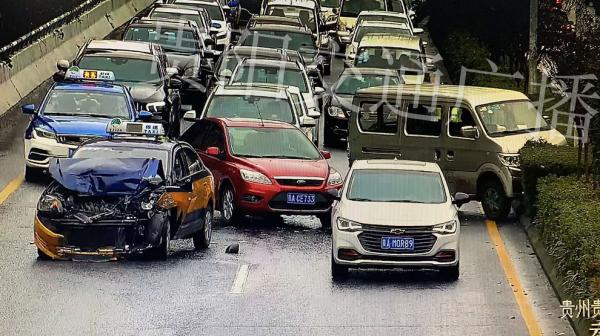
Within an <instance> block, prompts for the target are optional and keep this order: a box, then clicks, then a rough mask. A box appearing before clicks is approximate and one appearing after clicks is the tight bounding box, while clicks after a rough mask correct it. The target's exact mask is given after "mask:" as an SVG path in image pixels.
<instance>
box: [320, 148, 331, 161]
mask: <svg viewBox="0 0 600 336" xmlns="http://www.w3.org/2000/svg"><path fill="white" fill-rule="evenodd" d="M321 155H323V157H324V158H325V160H329V159H331V152H329V151H326V150H322V151H321Z"/></svg>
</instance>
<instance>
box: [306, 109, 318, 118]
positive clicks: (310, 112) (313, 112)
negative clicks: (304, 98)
mask: <svg viewBox="0 0 600 336" xmlns="http://www.w3.org/2000/svg"><path fill="white" fill-rule="evenodd" d="M308 116H309V117H311V118H313V119H319V118H321V112H319V111H317V110H308Z"/></svg>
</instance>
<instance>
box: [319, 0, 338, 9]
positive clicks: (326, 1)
mask: <svg viewBox="0 0 600 336" xmlns="http://www.w3.org/2000/svg"><path fill="white" fill-rule="evenodd" d="M319 2H320V3H321V6H322V7H329V8H337V7H339V6H340V4H341V0H320V1H319Z"/></svg>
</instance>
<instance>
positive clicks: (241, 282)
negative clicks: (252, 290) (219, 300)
mask: <svg viewBox="0 0 600 336" xmlns="http://www.w3.org/2000/svg"><path fill="white" fill-rule="evenodd" d="M248 271H249V267H248V265H246V264H244V265H240V267H239V268H238V271H237V274H236V275H235V280H234V281H233V285H232V286H231V294H242V293H243V292H244V287H245V286H246V279H248Z"/></svg>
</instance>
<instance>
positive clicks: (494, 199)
mask: <svg viewBox="0 0 600 336" xmlns="http://www.w3.org/2000/svg"><path fill="white" fill-rule="evenodd" d="M479 197H480V199H481V206H482V207H483V211H484V212H485V215H486V217H487V218H489V219H491V220H500V219H505V218H506V217H507V216H508V214H509V213H510V205H511V200H510V198H508V197H507V196H506V193H505V192H504V188H503V187H502V183H500V181H498V180H488V181H485V182H483V184H482V185H481V188H480V192H479Z"/></svg>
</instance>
